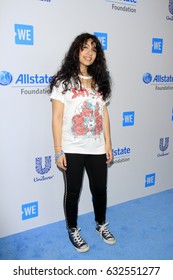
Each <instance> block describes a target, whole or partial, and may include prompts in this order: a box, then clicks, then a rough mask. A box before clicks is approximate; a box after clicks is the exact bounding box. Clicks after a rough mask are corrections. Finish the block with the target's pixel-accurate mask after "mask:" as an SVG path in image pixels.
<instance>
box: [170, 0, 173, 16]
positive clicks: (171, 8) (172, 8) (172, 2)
mask: <svg viewBox="0 0 173 280" xmlns="http://www.w3.org/2000/svg"><path fill="white" fill-rule="evenodd" d="M169 12H170V14H171V15H173V0H169Z"/></svg>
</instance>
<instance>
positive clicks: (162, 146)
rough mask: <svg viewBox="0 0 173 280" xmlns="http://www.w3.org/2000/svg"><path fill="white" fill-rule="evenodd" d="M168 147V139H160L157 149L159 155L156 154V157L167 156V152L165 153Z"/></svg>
mask: <svg viewBox="0 0 173 280" xmlns="http://www.w3.org/2000/svg"><path fill="white" fill-rule="evenodd" d="M168 147H169V137H165V138H160V141H159V149H160V151H161V153H159V154H157V156H158V157H162V156H167V155H169V152H166V151H167V149H168Z"/></svg>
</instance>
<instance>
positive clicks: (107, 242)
mask: <svg viewBox="0 0 173 280" xmlns="http://www.w3.org/2000/svg"><path fill="white" fill-rule="evenodd" d="M96 232H97V234H99V235H100V238H101V239H102V240H103V241H104V242H105V243H106V244H109V245H114V244H115V243H116V242H117V241H116V239H115V240H112V241H111V240H110V241H108V240H106V239H104V238H103V236H102V235H101V234H100V232H99V231H97V230H96Z"/></svg>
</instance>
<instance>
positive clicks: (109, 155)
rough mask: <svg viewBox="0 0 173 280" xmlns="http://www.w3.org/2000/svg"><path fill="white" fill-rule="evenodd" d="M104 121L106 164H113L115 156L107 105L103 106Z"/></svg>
mask: <svg viewBox="0 0 173 280" xmlns="http://www.w3.org/2000/svg"><path fill="white" fill-rule="evenodd" d="M103 119H104V137H105V151H106V157H107V161H106V163H111V161H112V160H113V154H112V143H111V132H110V121H109V114H108V110H107V106H106V105H104V106H103Z"/></svg>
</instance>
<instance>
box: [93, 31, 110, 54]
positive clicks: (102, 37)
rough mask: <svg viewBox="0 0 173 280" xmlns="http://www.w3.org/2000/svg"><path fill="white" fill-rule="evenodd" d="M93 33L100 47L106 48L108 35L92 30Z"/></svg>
mask: <svg viewBox="0 0 173 280" xmlns="http://www.w3.org/2000/svg"><path fill="white" fill-rule="evenodd" d="M94 35H95V36H96V37H97V38H98V39H99V41H100V43H101V45H102V49H103V50H104V51H105V50H107V48H108V35H107V33H101V32H94Z"/></svg>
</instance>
